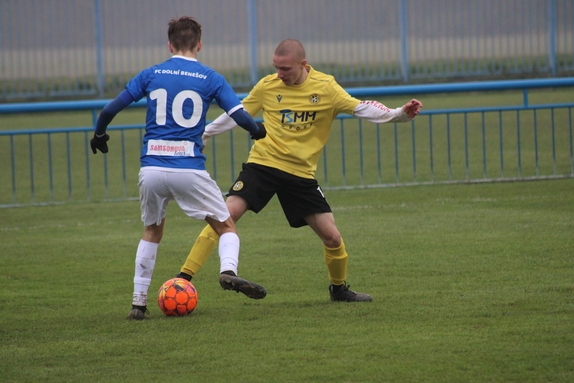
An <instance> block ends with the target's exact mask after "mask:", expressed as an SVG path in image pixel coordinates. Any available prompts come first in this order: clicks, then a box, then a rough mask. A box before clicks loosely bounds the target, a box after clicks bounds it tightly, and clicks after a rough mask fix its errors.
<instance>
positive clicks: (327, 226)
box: [305, 213, 372, 302]
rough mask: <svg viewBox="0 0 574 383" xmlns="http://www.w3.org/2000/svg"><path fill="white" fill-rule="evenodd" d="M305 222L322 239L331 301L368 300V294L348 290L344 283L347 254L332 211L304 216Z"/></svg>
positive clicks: (369, 298) (369, 297)
mask: <svg viewBox="0 0 574 383" xmlns="http://www.w3.org/2000/svg"><path fill="white" fill-rule="evenodd" d="M305 221H306V222H307V224H308V225H309V226H310V227H311V228H312V229H313V231H314V232H315V233H316V234H317V235H318V236H319V238H321V240H322V241H323V250H324V251H323V256H324V259H325V264H326V265H327V270H329V281H330V282H331V285H330V286H329V293H330V295H331V300H332V301H342V302H370V301H371V300H372V297H371V296H370V295H369V294H365V293H357V292H354V291H351V290H349V286H348V285H347V284H346V283H345V280H346V279H347V265H348V260H349V255H348V254H347V250H346V249H345V242H343V238H341V234H340V233H339V230H338V229H337V226H336V225H335V218H334V216H333V213H316V214H311V215H309V216H307V217H305Z"/></svg>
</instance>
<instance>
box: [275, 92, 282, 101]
mask: <svg viewBox="0 0 574 383" xmlns="http://www.w3.org/2000/svg"><path fill="white" fill-rule="evenodd" d="M275 97H277V102H281V99H282V98H283V95H281V94H278V95H277V96H275Z"/></svg>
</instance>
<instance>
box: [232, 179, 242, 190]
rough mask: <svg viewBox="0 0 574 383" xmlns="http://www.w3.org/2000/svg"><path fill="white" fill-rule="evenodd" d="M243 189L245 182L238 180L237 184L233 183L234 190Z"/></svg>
mask: <svg viewBox="0 0 574 383" xmlns="http://www.w3.org/2000/svg"><path fill="white" fill-rule="evenodd" d="M241 189H243V182H241V181H237V182H236V183H235V185H233V190H235V191H239V190H241Z"/></svg>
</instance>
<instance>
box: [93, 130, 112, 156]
mask: <svg viewBox="0 0 574 383" xmlns="http://www.w3.org/2000/svg"><path fill="white" fill-rule="evenodd" d="M109 139H110V136H109V135H107V134H104V135H103V136H101V137H98V136H96V134H95V133H94V137H93V138H92V139H91V140H90V146H91V147H92V152H94V154H96V153H97V150H96V149H99V150H100V152H102V153H107V152H108V144H106V142H108V140H109Z"/></svg>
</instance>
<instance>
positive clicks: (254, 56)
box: [249, 0, 259, 84]
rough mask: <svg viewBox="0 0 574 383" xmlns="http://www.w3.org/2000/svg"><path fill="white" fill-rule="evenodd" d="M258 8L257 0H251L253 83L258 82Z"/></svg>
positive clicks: (250, 34)
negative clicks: (256, 5)
mask: <svg viewBox="0 0 574 383" xmlns="http://www.w3.org/2000/svg"><path fill="white" fill-rule="evenodd" d="M256 11H257V9H256V7H255V0H249V49H250V54H251V83H252V84H257V80H258V78H259V76H258V75H257V65H258V63H257V61H258V60H257V17H256V15H255V13H256Z"/></svg>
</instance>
